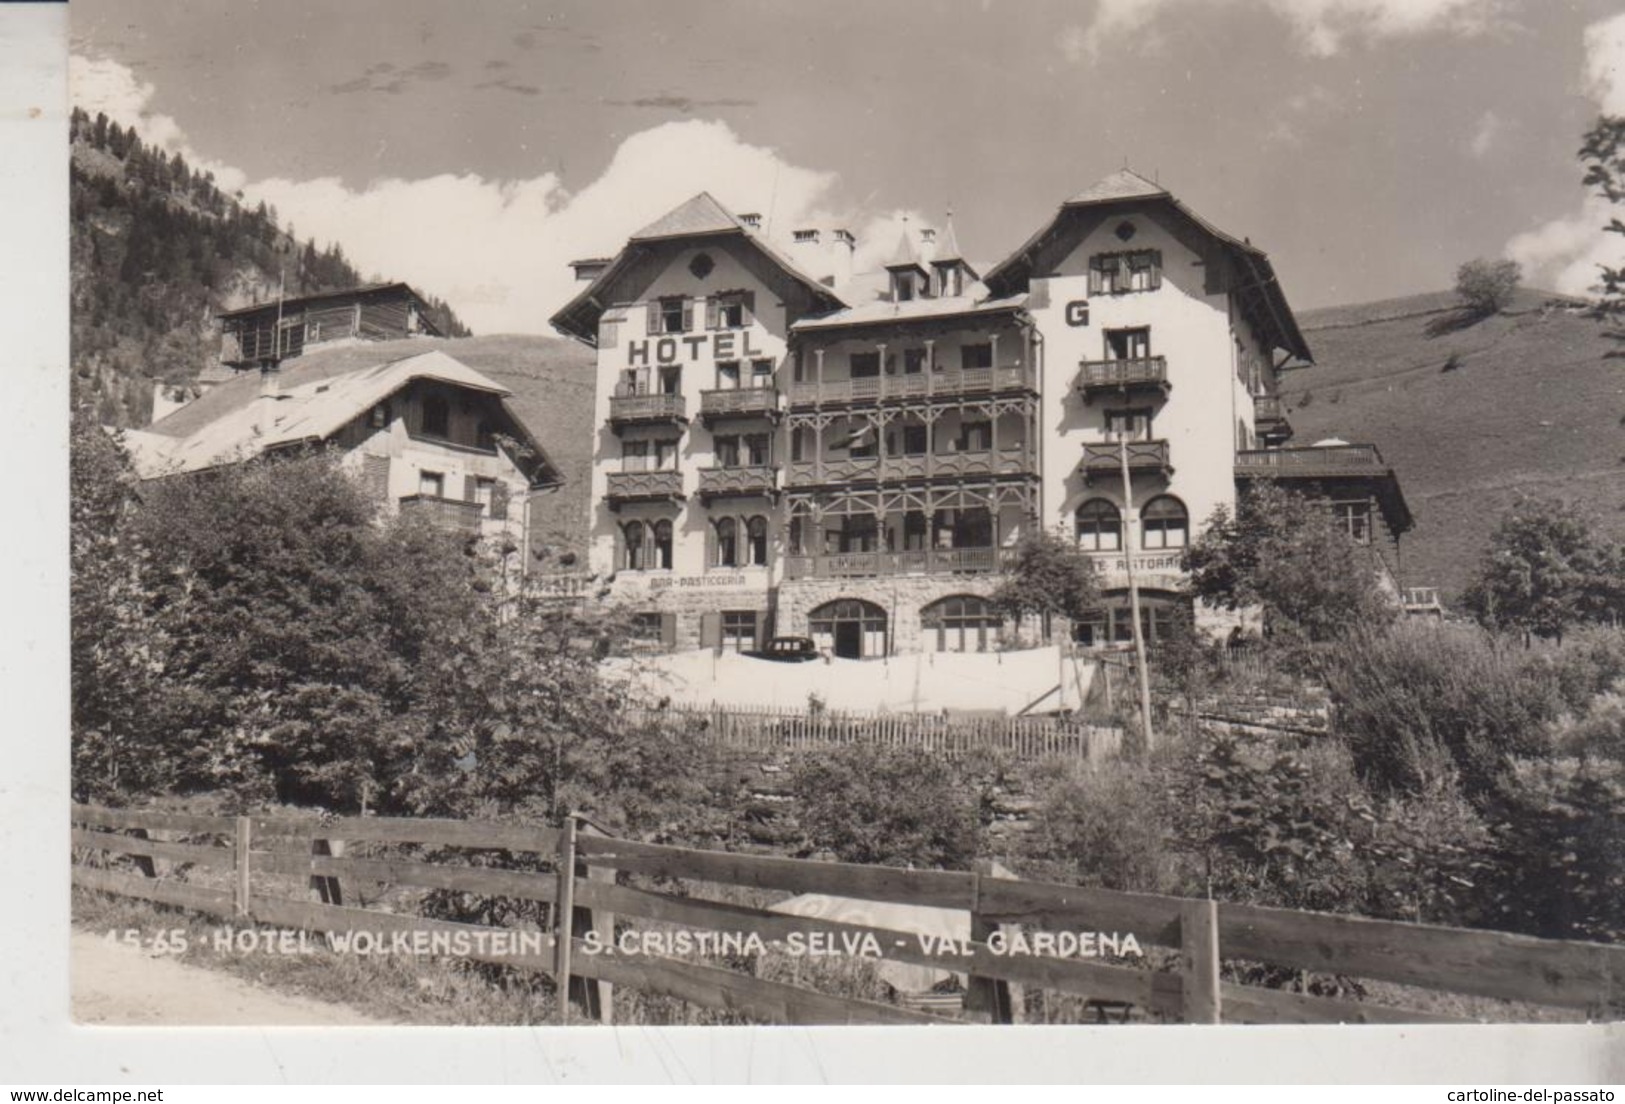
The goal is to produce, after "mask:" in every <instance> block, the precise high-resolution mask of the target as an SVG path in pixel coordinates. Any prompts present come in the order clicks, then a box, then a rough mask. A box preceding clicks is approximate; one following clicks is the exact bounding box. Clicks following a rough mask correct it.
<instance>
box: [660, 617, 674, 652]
mask: <svg viewBox="0 0 1625 1104" xmlns="http://www.w3.org/2000/svg"><path fill="white" fill-rule="evenodd" d="M660 646H661V647H662V648H664V649H666V650H667V651H668V652H669V651H671V650H672V649H673V648H675V647H677V615H676V614H675V613H663V614H661V615H660Z"/></svg>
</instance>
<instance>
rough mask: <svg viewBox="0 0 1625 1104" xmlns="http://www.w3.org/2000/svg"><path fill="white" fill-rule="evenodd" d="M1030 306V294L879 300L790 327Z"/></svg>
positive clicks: (800, 328) (835, 326) (801, 328)
mask: <svg viewBox="0 0 1625 1104" xmlns="http://www.w3.org/2000/svg"><path fill="white" fill-rule="evenodd" d="M1026 305H1027V293H1026V292H1021V293H1019V294H1016V295H1010V296H1006V297H1005V298H1003V299H981V300H978V299H977V298H976V297H975V296H973V295H956V296H951V297H948V298H942V297H938V298H932V299H927V298H923V297H922V298H918V299H907V300H904V301H903V302H901V303H894V302H891V301H890V300H879V301H876V302H873V303H864V304H863V305H862V306H857V307H852V308H851V309H849V310H844V311H837V312H836V313H834V314H827V315H824V316H823V317H821V318H804V319H802V320H801V321H799V322H797V323H796V324H795V325H793V326H791V327H790V332H791V333H798V334H800V333H811V332H818V331H823V330H835V329H843V328H845V327H849V326H873V325H884V324H888V323H894V324H896V323H908V322H924V321H927V320H931V319H938V318H958V317H965V316H971V315H985V314H999V313H1002V312H1008V311H1018V310H1020V309H1022V308H1023V307H1025V306H1026Z"/></svg>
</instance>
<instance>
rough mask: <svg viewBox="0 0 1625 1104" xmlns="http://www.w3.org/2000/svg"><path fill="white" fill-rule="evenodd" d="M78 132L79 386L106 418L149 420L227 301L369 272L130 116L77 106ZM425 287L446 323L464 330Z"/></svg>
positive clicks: (74, 205)
mask: <svg viewBox="0 0 1625 1104" xmlns="http://www.w3.org/2000/svg"><path fill="white" fill-rule="evenodd" d="M70 141H71V148H72V155H71V156H72V166H71V180H72V183H71V191H70V205H71V206H70V215H69V226H70V231H69V248H70V251H71V257H72V297H73V299H72V306H73V318H72V341H73V349H72V364H73V395H74V401H75V402H76V403H77V402H83V401H88V402H92V403H94V406H95V412H96V417H97V418H98V420H99V421H101V422H102V423H103V424H107V425H121V426H132V425H133V426H140V425H145V424H146V422H147V420H148V416H149V414H150V411H151V406H152V385H153V382H154V381H156V380H163V381H165V382H168V383H184V382H187V381H190V380H193V379H195V378H197V376H198V374H199V373H200V372H202V371H203V370H204V369H205V368H207V367H208V366H210V365H211V364H213V363H214V362H215V358H216V357H217V356H218V353H219V349H220V337H219V330H218V328H217V327H216V325H215V322H214V316H215V314H216V313H217V312H219V311H222V310H231V309H233V308H236V307H241V306H246V305H248V304H249V303H253V302H260V301H264V300H266V299H270V298H273V297H275V295H276V293H277V287H278V282H279V279H280V280H285V288H286V294H288V295H290V296H293V295H304V294H310V293H313V292H318V291H327V290H332V289H337V288H344V287H351V286H354V285H356V284H361V283H365V282H368V281H369V277H367V276H363V274H361V273H360V272H358V271H357V270H356V269H355V267H354V266H353V265H351V264H350V262H349V261H348V260H347V259H346V258H345V256H344V252H343V249H342V248H341V247H340V246H339V244H338V243H336V242H335V243H333V244H331V245H328V246H327V247H326V248H322V249H318V248H317V246H316V243H315V242H314V241H311V240H307V241H305V242H304V243H303V244H301V243H300V242H299V240H298V239H297V238H296V237H295V236H294V228H292V227H289V228H287V229H283V228H282V226H281V225H280V224H279V223H278V221H277V214H276V210H275V208H267V207H266V205H265V204H264V203H260V204H258V205H256V206H253V207H249V206H246V205H245V204H244V203H243V202H242V201H241V198H240V195H230V194H227V193H225V192H223V191H221V189H220V188H219V187H218V186H217V185H216V183H215V180H214V175H213V174H212V173H207V172H200V171H198V170H197V169H195V168H193V167H192V166H190V165H188V164H187V163H186V161H185V160H184V159H183V158H182V157H181V156H180V155H179V154H178V153H177V154H166V153H164V152H163V151H162V150H159V149H157V148H155V147H152V146H149V145H147V144H145V143H143V142H142V141H141V140H140V139H139V138H138V137H137V136H136V134H135V130H134V128H129V129H125V128H122V127H120V126H119V125H118V124H117V123H114V122H110V121H109V120H108V119H107V117H106V116H105V115H100V114H98V115H97V116H96V117H95V118H94V119H92V118H91V117H90V116H89V115H88V114H86V113H85V112H84V111H83V110H81V109H79V108H75V109H74V111H73V115H72V120H71V123H70ZM373 278H379V279H385V278H391V277H390V275H389V274H383V275H382V276H378V277H373ZM418 291H419V292H420V293H422V294H424V295H425V297H426V298H427V299H428V301H429V304H430V316H431V317H432V318H433V320H434V322H435V324H436V325H437V326H439V328H440V329H441V331H442V332H443V333H445V334H447V335H448V336H453V337H459V336H465V335H467V333H468V329H467V327H466V326H464V325H463V324H462V322H461V321H460V320H459V319H458V318H457V316H456V314H455V313H454V312H453V311H452V309H451V308H450V307H449V306H448V305H447V304H445V303H443V302H441V301H440V300H438V299H435V298H434V297H433V296H430V295H428V293H427V292H426V291H425V290H424V289H422V288H419V289H418Z"/></svg>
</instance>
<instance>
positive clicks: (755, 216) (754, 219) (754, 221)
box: [739, 211, 762, 230]
mask: <svg viewBox="0 0 1625 1104" xmlns="http://www.w3.org/2000/svg"><path fill="white" fill-rule="evenodd" d="M739 221H740V222H742V223H744V224H745V228H746V229H748V230H760V229H761V228H762V216H761V215H760V214H759V213H758V212H756V211H752V212H750V214H748V215H740V216H739Z"/></svg>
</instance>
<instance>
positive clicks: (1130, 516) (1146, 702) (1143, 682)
mask: <svg viewBox="0 0 1625 1104" xmlns="http://www.w3.org/2000/svg"><path fill="white" fill-rule="evenodd" d="M1117 462H1118V467H1119V468H1121V469H1122V473H1123V568H1124V574H1125V575H1126V576H1127V577H1128V607H1129V622H1130V624H1131V625H1132V626H1133V629H1134V673H1135V675H1136V676H1137V677H1138V679H1139V683H1140V731H1142V732H1144V733H1145V753H1146V754H1147V755H1149V754H1151V748H1152V747H1153V746H1154V744H1155V739H1154V737H1153V736H1152V734H1151V675H1150V673H1149V672H1148V671H1147V670H1146V666H1145V633H1144V632H1142V631H1141V629H1140V588H1139V586H1137V585H1136V584H1135V582H1134V553H1135V551H1136V545H1137V540H1136V538H1135V537H1134V536H1133V535H1132V534H1133V533H1134V520H1135V518H1136V517H1137V516H1138V515H1137V512H1136V511H1135V509H1134V485H1133V481H1132V480H1131V479H1130V477H1129V471H1128V435H1127V434H1124V435H1123V436H1121V437H1119V438H1118V439H1117Z"/></svg>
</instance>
